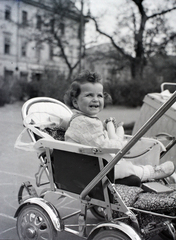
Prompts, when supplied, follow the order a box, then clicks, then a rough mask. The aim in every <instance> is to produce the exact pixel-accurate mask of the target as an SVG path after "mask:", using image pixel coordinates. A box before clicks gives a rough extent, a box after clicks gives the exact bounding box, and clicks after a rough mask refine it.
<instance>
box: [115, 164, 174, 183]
mask: <svg viewBox="0 0 176 240" xmlns="http://www.w3.org/2000/svg"><path fill="white" fill-rule="evenodd" d="M174 171H175V167H174V164H173V162H171V161H167V162H165V163H163V164H160V165H158V166H156V167H153V166H151V165H145V166H137V165H134V164H132V162H130V161H126V160H124V159H122V160H121V161H119V162H118V163H117V164H116V165H115V179H121V178H125V177H128V176H131V175H136V176H137V177H139V178H140V179H141V181H142V182H144V181H147V180H152V179H161V178H165V177H168V176H170V175H172V174H173V172H174Z"/></svg>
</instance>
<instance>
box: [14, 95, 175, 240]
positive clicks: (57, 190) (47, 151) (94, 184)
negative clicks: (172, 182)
mask: <svg viewBox="0 0 176 240" xmlns="http://www.w3.org/2000/svg"><path fill="white" fill-rule="evenodd" d="M175 101H176V93H174V94H173V95H172V97H171V98H170V99H169V100H168V101H167V102H166V103H165V104H164V105H163V106H162V107H161V109H159V110H158V111H157V112H156V114H154V116H153V117H151V119H149V121H148V122H146V124H145V125H144V126H143V127H142V128H141V129H140V130H139V131H138V132H137V133H136V134H135V135H134V136H133V137H130V140H129V142H128V143H127V145H126V146H125V147H124V148H123V149H121V150H118V149H101V148H96V147H90V146H85V145H81V144H75V143H68V142H64V141H60V140H56V139H54V138H53V137H52V136H51V135H52V134H51V135H49V134H47V133H46V132H43V131H41V129H40V126H39V125H42V124H43V125H46V121H48V115H47V114H49V116H50V117H49V121H51V122H52V121H56V117H57V114H55V115H54V116H53V111H54V112H55V113H56V112H57V111H56V109H57V108H58V109H62V110H61V112H60V113H63V114H62V115H63V116H59V118H58V120H57V122H58V125H59V127H60V128H61V129H63V128H66V127H67V123H68V119H69V118H70V117H71V115H72V112H71V111H70V110H69V109H68V108H67V107H66V106H65V105H64V104H62V103H61V102H59V101H57V100H54V99H51V98H34V99H30V100H28V101H27V102H26V103H25V104H24V105H23V107H22V116H23V119H24V120H25V119H27V121H25V123H24V125H25V127H26V129H27V131H28V133H29V135H30V136H31V139H32V143H33V144H32V149H33V150H35V151H36V152H37V155H38V158H39V160H40V166H39V170H38V172H37V174H36V185H37V186H38V187H41V186H43V183H41V177H42V175H43V173H44V172H45V173H46V176H47V179H48V180H49V181H48V182H47V183H46V184H49V187H48V188H47V189H44V190H42V191H41V193H40V194H38V193H37V192H36V190H35V188H34V187H33V186H32V185H31V184H30V183H29V182H26V183H23V184H22V186H21V187H20V190H19V194H18V201H19V203H20V206H19V208H18V209H17V211H16V214H15V217H17V232H18V235H19V238H20V240H22V239H48V240H51V239H59V232H60V231H67V232H71V233H73V234H75V235H77V236H80V237H82V238H84V239H94V240H100V239H117V240H142V239H150V238H151V237H153V236H155V235H157V234H160V235H161V236H162V237H163V239H164V238H165V237H166V238H165V239H176V233H175V222H176V216H175V215H176V191H172V192H170V193H160V194H157V193H149V192H144V191H143V189H142V188H140V187H135V186H134V187H129V186H125V185H116V184H115V179H114V166H115V164H116V163H117V162H118V161H119V160H120V159H121V158H123V157H125V156H127V157H128V158H129V157H131V158H132V159H135V158H136V156H130V153H129V152H130V150H131V149H133V146H135V144H137V142H139V141H141V138H142V136H143V135H144V133H145V132H146V131H147V130H148V129H149V128H150V127H151V126H152V125H153V124H154V123H155V122H156V121H157V120H158V119H159V118H160V116H162V115H163V114H164V113H165V111H167V110H168V109H169V107H170V106H172V104H173V103H174V102H175ZM46 105H47V106H48V107H47V108H46ZM53 105H54V107H53ZM43 106H45V111H44V108H43ZM52 108H53V109H54V110H52ZM36 113H37V114H38V115H37V117H36ZM34 116H35V117H36V118H35V119H34ZM65 116H66V119H65ZM39 118H40V119H42V121H43V123H42V124H41V121H40V120H39ZM37 119H38V120H39V122H37ZM53 119H54V120H53ZM34 120H35V121H34ZM57 130H58V129H57ZM171 140H172V144H173V145H174V144H175V142H174V141H175V139H174V138H172V139H171ZM150 141H151V140H150ZM153 144H154V145H153ZM157 144H158V142H157V141H154V143H152V147H151V145H150V147H149V149H147V151H145V152H144V153H141V154H139V155H142V156H144V155H145V154H146V152H148V151H149V150H151V148H152V149H153V146H155V145H157ZM23 147H24V148H26V149H27V148H28V147H27V146H25V145H23ZM30 147H31V146H30ZM132 152H133V151H132ZM112 154H114V155H115V157H112ZM132 155H133V154H132ZM139 155H138V156H137V158H136V159H137V160H136V161H140V156H139ZM154 164H157V162H156V163H154ZM163 183H165V181H163ZM24 189H26V190H27V192H28V194H29V196H28V197H27V198H25V199H24V198H23V190H24ZM49 192H52V193H54V194H57V196H59V197H58V199H61V198H62V197H63V196H64V197H66V196H68V195H69V196H70V195H71V196H74V197H75V198H77V199H78V201H79V202H80V210H78V211H75V212H73V213H71V214H69V215H65V216H62V214H61V213H60V209H57V207H56V206H55V205H54V204H53V203H51V202H49V201H48V200H46V199H45V196H46V195H47V194H48V193H49ZM89 210H90V211H91V212H92V213H93V214H94V216H96V217H97V218H98V219H99V220H98V221H99V222H98V223H96V224H95V223H88V218H87V215H88V211H89ZM75 216H76V217H77V224H76V225H74V226H73V225H69V224H68V225H67V224H65V221H68V220H69V219H71V218H72V217H75Z"/></svg>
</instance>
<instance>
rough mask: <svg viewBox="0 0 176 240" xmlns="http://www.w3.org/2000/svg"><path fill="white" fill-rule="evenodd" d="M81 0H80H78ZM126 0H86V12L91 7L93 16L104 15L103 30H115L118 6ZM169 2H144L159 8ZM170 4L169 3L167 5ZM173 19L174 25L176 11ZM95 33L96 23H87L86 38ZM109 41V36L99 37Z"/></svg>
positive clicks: (160, 0)
mask: <svg viewBox="0 0 176 240" xmlns="http://www.w3.org/2000/svg"><path fill="white" fill-rule="evenodd" d="M78 1H80V0H78ZM125 3H126V0H84V14H87V9H88V8H90V11H91V14H92V15H93V16H102V14H103V17H102V18H101V19H103V20H101V25H100V27H102V30H106V31H107V33H110V32H112V31H113V29H114V26H115V23H116V21H115V17H116V14H117V8H118V6H121V5H122V4H125ZM166 3H168V1H167V0H155V1H153V0H145V1H144V4H150V7H151V6H153V8H157V5H161V4H163V5H165V4H166ZM167 6H168V5H167ZM171 19H173V25H174V26H175V22H176V11H174V14H172V16H171ZM93 34H95V32H94V25H93V24H92V25H91V24H87V34H86V39H87V41H89V39H90V36H91V35H93ZM104 41H108V40H107V38H105V37H104V38H103V37H102V36H101V37H100V38H99V42H100V43H101V42H104Z"/></svg>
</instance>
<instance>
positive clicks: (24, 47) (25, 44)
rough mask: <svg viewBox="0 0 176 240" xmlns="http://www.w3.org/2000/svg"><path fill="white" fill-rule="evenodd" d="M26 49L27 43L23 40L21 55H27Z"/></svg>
mask: <svg viewBox="0 0 176 240" xmlns="http://www.w3.org/2000/svg"><path fill="white" fill-rule="evenodd" d="M26 49H27V43H26V42H23V43H22V46H21V56H22V57H26Z"/></svg>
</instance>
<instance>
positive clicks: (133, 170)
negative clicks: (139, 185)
mask: <svg viewBox="0 0 176 240" xmlns="http://www.w3.org/2000/svg"><path fill="white" fill-rule="evenodd" d="M143 172H144V170H143V167H141V166H136V165H134V164H133V163H132V162H131V161H126V160H125V159H122V160H120V161H119V162H118V163H117V164H116V165H115V179H122V178H125V177H128V176H131V175H136V176H138V177H139V178H140V179H141V178H142V176H143Z"/></svg>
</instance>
